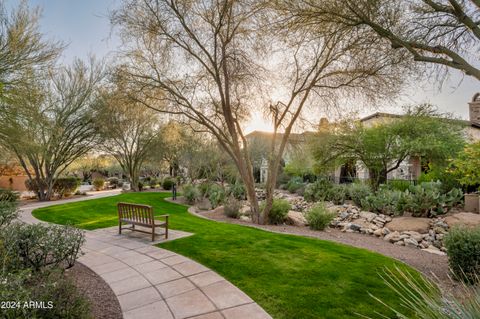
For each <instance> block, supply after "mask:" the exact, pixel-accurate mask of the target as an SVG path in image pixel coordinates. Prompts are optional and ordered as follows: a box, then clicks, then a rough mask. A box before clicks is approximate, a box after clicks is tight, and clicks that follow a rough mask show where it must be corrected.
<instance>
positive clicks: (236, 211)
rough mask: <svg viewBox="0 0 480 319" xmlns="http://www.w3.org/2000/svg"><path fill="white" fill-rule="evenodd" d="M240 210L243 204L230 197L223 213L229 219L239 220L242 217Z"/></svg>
mask: <svg viewBox="0 0 480 319" xmlns="http://www.w3.org/2000/svg"><path fill="white" fill-rule="evenodd" d="M240 208H242V203H241V202H240V201H239V200H238V199H236V198H235V197H233V196H230V197H229V198H227V200H226V201H225V204H224V206H223V213H224V214H225V216H227V217H230V218H238V217H239V216H240Z"/></svg>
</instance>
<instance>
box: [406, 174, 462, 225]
mask: <svg viewBox="0 0 480 319" xmlns="http://www.w3.org/2000/svg"><path fill="white" fill-rule="evenodd" d="M403 196H404V202H405V210H407V211H409V212H411V213H412V215H413V216H418V217H420V216H422V217H427V216H436V215H440V214H445V213H446V212H448V210H450V209H451V208H452V207H453V206H455V205H457V204H459V203H461V201H462V198H463V193H462V192H461V191H460V190H459V189H456V188H454V189H451V190H450V191H449V192H448V193H446V194H445V193H442V183H441V182H424V183H421V184H420V185H415V186H414V185H411V186H410V187H409V188H408V190H407V191H406V192H405V193H404V195H403Z"/></svg>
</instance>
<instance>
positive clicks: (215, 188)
mask: <svg viewBox="0 0 480 319" xmlns="http://www.w3.org/2000/svg"><path fill="white" fill-rule="evenodd" d="M207 197H208V199H209V200H210V204H212V207H213V208H215V207H218V206H220V205H221V204H222V203H223V201H224V200H225V189H224V188H223V187H222V186H220V185H217V184H212V185H211V186H210V188H209V189H208V194H207Z"/></svg>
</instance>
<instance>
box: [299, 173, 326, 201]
mask: <svg viewBox="0 0 480 319" xmlns="http://www.w3.org/2000/svg"><path fill="white" fill-rule="evenodd" d="M332 187H333V183H332V182H330V181H329V180H327V179H324V178H322V179H319V180H317V181H315V182H314V183H310V184H308V185H307V186H306V187H305V192H304V193H303V197H304V198H305V200H307V201H310V202H317V201H323V200H325V199H326V198H327V197H328V194H329V192H330V190H331V188H332Z"/></svg>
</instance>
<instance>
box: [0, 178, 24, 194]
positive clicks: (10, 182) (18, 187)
mask: <svg viewBox="0 0 480 319" xmlns="http://www.w3.org/2000/svg"><path fill="white" fill-rule="evenodd" d="M27 179H28V177H27V176H0V188H7V189H10V188H11V189H12V190H14V191H20V192H21V191H26V190H27V188H26V187H25V181H26V180H27Z"/></svg>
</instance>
